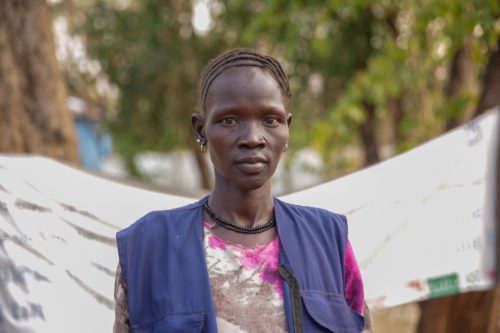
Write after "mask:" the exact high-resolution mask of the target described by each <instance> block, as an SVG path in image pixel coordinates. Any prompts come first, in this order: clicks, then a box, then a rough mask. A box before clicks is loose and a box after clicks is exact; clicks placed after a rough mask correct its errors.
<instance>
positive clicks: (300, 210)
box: [275, 198, 346, 222]
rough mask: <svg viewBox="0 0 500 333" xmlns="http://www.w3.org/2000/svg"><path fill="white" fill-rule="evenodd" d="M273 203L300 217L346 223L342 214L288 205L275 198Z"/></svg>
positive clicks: (305, 206) (322, 209) (319, 208)
mask: <svg viewBox="0 0 500 333" xmlns="http://www.w3.org/2000/svg"><path fill="white" fill-rule="evenodd" d="M275 202H276V203H277V204H278V206H281V207H282V208H283V209H284V210H288V211H290V212H292V213H296V214H301V215H303V214H305V215H308V216H321V217H330V218H333V219H335V220H341V221H344V222H345V221H346V217H345V215H344V214H341V213H336V212H333V211H331V210H328V209H325V208H321V207H314V206H307V205H299V204H294V203H289V202H285V201H283V200H281V199H277V198H275Z"/></svg>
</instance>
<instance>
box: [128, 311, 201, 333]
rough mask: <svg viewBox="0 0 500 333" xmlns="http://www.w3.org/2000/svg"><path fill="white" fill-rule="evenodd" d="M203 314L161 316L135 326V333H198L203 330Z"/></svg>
mask: <svg viewBox="0 0 500 333" xmlns="http://www.w3.org/2000/svg"><path fill="white" fill-rule="evenodd" d="M204 321H205V313H204V312H198V313H185V314H184V313H183V314H172V315H167V316H163V317H162V318H160V319H158V320H156V321H154V322H152V323H148V324H141V325H135V326H134V327H133V332H135V333H164V332H168V333H199V332H201V331H202V330H203V324H204Z"/></svg>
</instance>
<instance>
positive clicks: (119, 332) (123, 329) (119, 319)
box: [113, 264, 130, 333]
mask: <svg viewBox="0 0 500 333" xmlns="http://www.w3.org/2000/svg"><path fill="white" fill-rule="evenodd" d="M129 332H130V327H129V317H128V299H127V286H126V285H125V280H124V278H123V274H122V271H121V267H120V264H118V267H117V268H116V277H115V323H114V325H113V333H129Z"/></svg>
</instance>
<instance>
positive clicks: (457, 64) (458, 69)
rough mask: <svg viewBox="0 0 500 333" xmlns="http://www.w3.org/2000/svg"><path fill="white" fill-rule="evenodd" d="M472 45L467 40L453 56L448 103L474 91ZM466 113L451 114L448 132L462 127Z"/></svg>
mask: <svg viewBox="0 0 500 333" xmlns="http://www.w3.org/2000/svg"><path fill="white" fill-rule="evenodd" d="M470 44H471V42H470V40H469V39H468V38H466V39H465V40H464V42H463V44H462V45H461V46H460V47H459V48H458V50H457V51H456V52H455V54H454V56H453V60H452V62H451V66H450V76H449V79H448V84H447V85H446V88H445V96H446V99H447V100H448V101H451V100H452V99H454V98H460V95H463V94H464V93H467V91H469V90H472V89H473V88H472V82H473V74H474V73H473V62H472V56H471V50H470V48H471V45H470ZM470 111H472V110H470ZM464 113H468V112H467V111H466V110H464V109H463V108H459V109H457V110H454V111H453V112H452V114H449V115H448V117H447V120H446V131H449V130H452V129H453V128H455V127H457V126H458V125H460V124H461V123H462V122H463V120H462V119H461V118H462V115H463V114H464Z"/></svg>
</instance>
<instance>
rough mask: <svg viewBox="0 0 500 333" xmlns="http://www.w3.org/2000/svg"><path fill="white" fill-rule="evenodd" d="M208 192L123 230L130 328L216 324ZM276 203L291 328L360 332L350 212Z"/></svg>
mask: <svg viewBox="0 0 500 333" xmlns="http://www.w3.org/2000/svg"><path fill="white" fill-rule="evenodd" d="M206 200H207V198H206V197H205V198H203V199H202V200H200V201H198V202H196V203H193V204H191V205H188V206H185V207H181V208H177V209H172V210H166V211H156V212H151V213H149V214H147V215H145V216H144V217H142V218H141V219H139V220H138V221H136V222H135V223H133V224H132V225H131V226H129V227H128V228H126V229H124V230H122V231H120V232H118V233H117V237H116V238H117V243H118V254H119V259H120V265H121V269H122V273H123V276H124V278H125V282H126V284H127V296H128V310H129V319H130V327H131V331H132V332H136V333H153V332H154V333H159V332H169V333H174V332H183V333H188V332H204V333H216V332H217V325H216V319H215V308H214V304H213V300H212V295H211V290H210V281H209V277H208V270H207V265H206V261H205V253H204V247H203V224H202V221H203V204H204V203H205V201H206ZM274 211H275V216H276V224H277V230H278V234H279V237H280V241H281V244H280V265H279V271H280V274H281V277H282V278H283V295H284V300H283V301H284V307H285V315H286V320H287V325H288V330H289V332H290V333H294V332H295V333H301V332H307V333H309V332H335V333H351V332H361V330H362V329H363V326H364V319H363V317H362V316H360V315H359V314H357V313H356V312H355V311H353V310H351V309H350V307H349V306H348V305H347V303H346V300H345V297H344V252H345V247H346V242H347V223H346V219H345V217H344V216H342V215H337V214H334V213H331V212H329V211H326V210H323V209H318V208H311V207H303V206H297V205H292V204H288V203H285V202H282V201H280V200H278V199H274ZM256 320H258V318H256Z"/></svg>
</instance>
